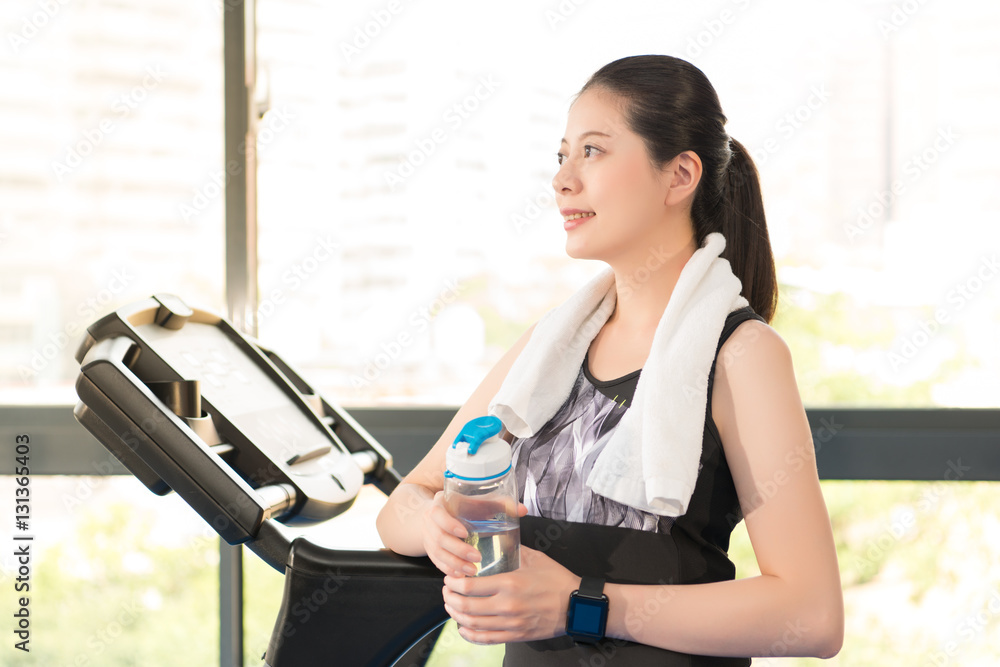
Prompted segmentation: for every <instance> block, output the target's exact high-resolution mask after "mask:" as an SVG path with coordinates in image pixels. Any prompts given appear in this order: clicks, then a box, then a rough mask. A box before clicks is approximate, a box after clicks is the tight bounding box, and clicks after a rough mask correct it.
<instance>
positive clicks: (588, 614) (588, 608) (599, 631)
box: [567, 596, 608, 639]
mask: <svg viewBox="0 0 1000 667" xmlns="http://www.w3.org/2000/svg"><path fill="white" fill-rule="evenodd" d="M607 620H608V602H607V600H606V599H605V600H593V599H590V598H583V597H577V596H574V597H573V604H571V605H570V608H569V623H568V624H567V625H568V626H569V633H570V634H572V635H583V636H586V637H594V638H597V639H601V638H603V637H604V628H605V625H606V623H607Z"/></svg>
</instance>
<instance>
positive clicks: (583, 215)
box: [565, 213, 596, 220]
mask: <svg viewBox="0 0 1000 667" xmlns="http://www.w3.org/2000/svg"><path fill="white" fill-rule="evenodd" d="M594 215H596V214H594V213H574V214H573V215H567V216H565V218H566V219H567V220H576V219H577V218H589V217H592V216H594Z"/></svg>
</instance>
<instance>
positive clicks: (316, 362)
mask: <svg viewBox="0 0 1000 667" xmlns="http://www.w3.org/2000/svg"><path fill="white" fill-rule="evenodd" d="M998 20H1000V19H998V14H997V10H996V9H995V7H994V6H993V5H991V4H989V3H985V2H978V3H977V2H965V3H962V5H961V6H960V7H959V6H956V5H949V6H947V7H946V6H943V5H942V6H936V5H913V7H910V5H907V6H906V9H901V8H900V6H897V4H889V3H869V2H852V3H837V4H835V5H829V6H826V5H823V6H820V5H810V6H809V7H806V6H803V5H802V4H801V3H798V4H796V3H792V2H783V3H779V4H778V5H774V4H772V5H769V6H767V7H757V6H753V5H751V4H750V3H747V2H737V1H734V2H715V3H711V4H708V5H706V4H704V3H701V4H698V5H689V6H683V7H680V6H673V5H671V6H669V7H666V6H665V5H663V4H662V3H656V2H638V3H631V4H629V5H611V4H602V3H568V2H566V3H561V4H560V3H555V2H553V3H548V4H546V5H539V4H537V3H528V2H515V3H513V4H512V3H507V4H505V6H504V11H502V12H500V11H496V10H495V9H485V8H476V7H473V6H471V5H468V4H458V3H444V4H443V5H442V6H441V8H439V9H437V10H435V11H433V12H431V11H426V10H424V9H423V8H421V7H418V6H417V5H412V6H411V5H410V4H408V3H398V4H396V3H386V4H384V5H379V6H371V7H368V6H357V5H343V4H340V5H335V6H329V7H328V6H318V5H312V4H308V3H301V4H296V3H287V2H279V1H278V0H263V1H262V2H261V3H260V5H259V23H260V26H259V36H258V42H259V60H260V62H261V69H262V71H263V72H264V73H265V74H266V78H267V88H268V89H269V91H270V95H271V106H272V111H271V112H270V113H269V114H268V116H269V117H265V119H264V121H263V123H262V128H263V132H264V133H266V136H265V134H262V136H261V144H262V145H261V151H260V178H259V191H260V197H259V210H260V249H261V250H260V252H261V261H260V294H261V305H260V311H259V314H260V335H261V338H262V339H263V340H264V341H265V342H266V343H268V344H269V345H271V346H272V347H274V348H275V349H276V350H279V351H281V352H282V353H283V354H284V355H285V356H286V357H288V358H289V359H290V360H291V361H292V362H293V363H296V364H297V365H298V366H299V367H300V368H301V369H302V370H303V372H304V373H305V374H306V376H307V377H310V378H312V379H313V380H314V382H315V383H316V384H317V385H318V386H320V387H321V388H322V389H323V390H324V391H325V392H327V393H329V394H330V395H331V396H332V397H334V398H335V399H337V400H339V401H340V402H342V403H344V404H348V405H356V404H371V403H376V404H390V403H409V404H413V403H432V404H460V403H462V402H464V400H465V398H466V397H467V396H468V395H469V393H471V391H472V389H473V388H474V387H475V385H476V384H477V383H478V381H479V380H480V379H481V378H482V376H483V375H484V374H485V372H486V371H487V370H488V369H489V368H490V367H491V366H492V364H493V363H495V361H496V360H497V359H498V358H499V356H500V355H501V354H502V353H503V352H504V351H505V350H506V349H507V348H508V347H509V346H510V345H511V344H512V343H513V341H514V340H515V339H516V337H517V336H518V335H519V334H520V333H521V332H523V331H524V330H525V329H526V328H527V327H528V326H529V325H530V324H531V323H532V322H534V321H535V320H537V318H538V317H539V316H540V315H541V314H542V313H544V312H545V310H547V309H548V308H550V307H552V306H554V305H556V304H558V303H559V302H561V301H562V300H563V299H565V298H566V297H567V296H569V295H570V294H571V293H572V292H574V291H575V290H576V289H578V288H579V287H580V286H581V285H582V284H583V282H584V281H585V280H586V279H587V278H589V277H590V276H591V275H593V274H594V273H596V271H597V270H599V268H600V266H598V265H596V264H595V263H592V262H580V261H574V260H571V259H569V258H568V257H566V255H565V253H564V251H563V246H562V243H563V241H562V239H563V232H562V230H561V228H560V224H559V223H560V220H559V216H558V213H557V212H556V210H555V206H554V198H553V196H552V191H551V186H550V181H551V177H552V175H553V174H554V171H555V168H556V162H555V158H554V153H555V151H556V149H557V145H558V140H559V138H560V137H561V136H562V132H563V130H564V127H565V115H566V111H567V109H568V106H569V103H570V100H571V99H572V96H573V94H574V93H575V92H576V91H577V90H578V89H579V87H580V86H581V85H582V84H583V82H584V81H585V80H586V78H587V77H588V76H589V75H590V74H591V73H592V72H593V71H594V70H595V69H597V68H598V67H599V66H600V65H602V64H604V63H605V62H608V61H610V60H613V59H615V58H617V57H620V56H624V55H629V54H636V53H647V52H654V53H671V54H675V55H678V56H681V57H684V58H687V59H689V60H691V61H692V62H694V63H695V64H696V65H698V66H699V67H701V68H702V69H703V70H704V71H705V72H706V74H707V75H708V77H709V78H710V80H712V81H713V83H714V84H715V86H716V88H717V90H718V92H719V95H720V98H721V100H722V104H723V109H724V111H725V112H726V113H727V115H728V117H729V118H730V122H729V124H728V127H729V129H730V133H731V134H732V135H733V136H734V137H736V138H737V139H739V140H740V141H741V142H743V143H744V144H745V145H746V146H747V147H748V148H749V149H750V150H751V151H752V152H753V155H754V156H755V160H756V162H757V165H758V167H759V169H760V172H761V175H762V182H763V188H764V195H765V203H766V206H767V211H768V224H769V229H770V233H771V239H772V245H773V248H774V252H775V256H776V260H777V263H778V267H779V281H780V284H781V303H780V306H779V310H778V314H777V317H776V319H775V321H774V322H773V326H774V327H775V328H776V329H777V330H778V331H779V332H780V333H781V334H782V336H784V338H785V339H786V340H787V341H788V343H789V345H790V346H791V347H792V351H793V355H794V358H795V361H796V368H797V372H798V376H799V385H800V389H801V391H802V394H803V398H804V400H805V402H806V404H807V405H810V406H816V407H819V406H823V407H827V406H843V407H848V406H859V407H873V406H881V407H894V406H906V407H929V406H955V407H987V406H996V405H998V404H1000V383H998V382H997V381H996V380H995V378H996V377H998V376H1000V353H998V351H997V347H996V345H995V344H993V338H995V336H994V333H995V331H996V330H997V324H998V319H1000V309H998V305H997V304H1000V299H997V298H996V295H997V291H998V287H997V285H998V284H1000V280H993V278H994V276H995V274H996V273H997V270H998V269H997V264H996V260H995V257H994V254H993V249H994V248H996V247H997V246H998V240H1000V239H998V232H997V231H996V225H994V224H993V223H992V221H994V220H995V219H996V218H997V213H998V208H1000V201H998V200H997V198H996V197H995V196H994V195H992V194H991V193H992V192H993V191H994V190H995V188H994V187H993V184H994V183H996V182H997V180H998V178H1000V171H998V169H1000V168H998V167H997V165H995V164H994V163H993V162H992V161H991V160H990V158H989V156H991V155H992V154H993V153H994V152H995V151H994V150H990V149H991V147H992V148H996V147H997V146H998V144H1000V131H998V129H997V125H996V122H995V121H993V120H991V119H992V118H995V117H996V116H995V114H990V113H988V110H989V109H997V108H998V106H1000V91H998V90H997V88H996V87H995V86H989V85H986V84H985V81H984V80H983V78H982V77H983V74H982V72H983V71H985V70H983V69H982V68H981V64H982V63H986V62H996V59H997V57H998V53H1000V52H998V46H997V43H996V40H995V39H993V35H994V34H995V29H996V27H997V25H998ZM820 25H822V26H823V30H817V29H816V27H817V26H820ZM792 54H794V55H792ZM265 138H266V139H267V141H266V142H265Z"/></svg>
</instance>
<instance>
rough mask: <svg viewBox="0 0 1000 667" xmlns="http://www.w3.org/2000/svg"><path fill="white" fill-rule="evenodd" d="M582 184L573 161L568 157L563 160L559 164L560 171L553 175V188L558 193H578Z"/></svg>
mask: <svg viewBox="0 0 1000 667" xmlns="http://www.w3.org/2000/svg"><path fill="white" fill-rule="evenodd" d="M580 186H581V183H580V178H579V176H577V174H576V171H575V169H574V168H573V161H572V160H570V159H568V158H567V159H565V160H563V163H562V164H561V165H559V171H557V172H556V175H555V176H553V177H552V189H553V190H555V191H556V194H557V195H571V194H576V193H578V192H579V191H580Z"/></svg>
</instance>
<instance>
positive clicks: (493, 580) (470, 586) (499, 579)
mask: <svg viewBox="0 0 1000 667" xmlns="http://www.w3.org/2000/svg"><path fill="white" fill-rule="evenodd" d="M507 574H509V573H502V574H494V575H490V576H488V577H452V576H445V578H444V585H445V586H446V587H448V588H449V589H450V590H452V591H454V592H455V593H457V594H459V595H463V596H466V597H474V598H477V599H480V598H481V599H486V598H489V597H490V596H493V595H496V594H497V593H499V592H501V591H502V590H503V589H504V588H505V587H507V588H509V587H510V584H509V583H505V582H506V581H507V579H508V577H507V576H506V575H507Z"/></svg>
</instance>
